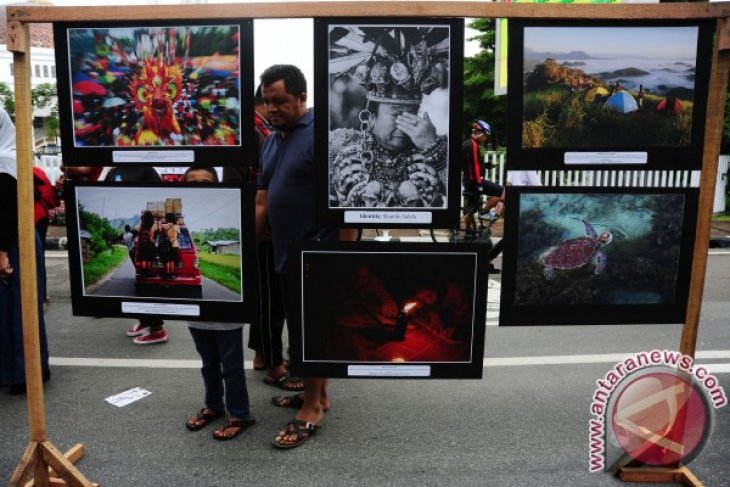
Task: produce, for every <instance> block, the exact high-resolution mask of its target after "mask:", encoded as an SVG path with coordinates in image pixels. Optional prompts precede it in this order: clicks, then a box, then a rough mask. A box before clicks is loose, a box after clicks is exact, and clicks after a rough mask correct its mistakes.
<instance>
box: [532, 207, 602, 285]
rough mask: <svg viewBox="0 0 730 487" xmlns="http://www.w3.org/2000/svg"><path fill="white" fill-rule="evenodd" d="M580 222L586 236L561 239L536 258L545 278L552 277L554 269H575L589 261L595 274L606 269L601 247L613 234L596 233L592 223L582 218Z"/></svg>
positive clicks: (553, 276) (549, 278)
mask: <svg viewBox="0 0 730 487" xmlns="http://www.w3.org/2000/svg"><path fill="white" fill-rule="evenodd" d="M581 222H582V223H583V226H584V227H585V229H586V236H584V237H578V238H572V239H570V240H563V241H561V242H559V243H558V244H557V245H553V246H552V247H550V248H549V249H547V250H546V251H545V252H543V253H542V255H540V257H539V258H538V262H540V264H542V265H544V266H545V268H544V269H543V271H542V274H543V276H545V279H547V280H552V279H554V278H555V270H556V269H576V268H578V267H582V266H584V265H586V264H588V263H589V262H592V263H593V264H594V265H595V266H596V269H595V271H594V272H595V274H600V273H601V272H603V271H604V269H606V264H607V263H608V258H607V257H606V254H604V253H603V251H602V250H601V249H602V248H603V247H604V246H606V245H608V244H609V243H611V240H612V239H613V235H612V234H611V232H608V231H606V232H602V233H601V234H600V235H598V234H597V233H596V230H595V229H594V228H593V225H591V224H590V223H588V222H587V221H585V220H583V219H581Z"/></svg>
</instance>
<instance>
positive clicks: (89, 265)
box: [83, 245, 129, 286]
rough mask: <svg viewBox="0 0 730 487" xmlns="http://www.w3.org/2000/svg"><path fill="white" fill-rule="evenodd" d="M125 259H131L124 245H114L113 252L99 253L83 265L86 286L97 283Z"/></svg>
mask: <svg viewBox="0 0 730 487" xmlns="http://www.w3.org/2000/svg"><path fill="white" fill-rule="evenodd" d="M124 259H129V252H128V251H127V247H125V246H123V245H114V246H113V247H112V248H111V251H108V250H104V251H102V252H99V253H98V254H96V255H95V256H94V257H92V258H91V260H90V261H89V262H86V263H85V264H84V265H83V268H84V285H85V286H90V285H92V284H94V283H96V282H97V281H98V280H99V279H101V278H102V277H103V276H104V275H106V274H107V273H109V272H111V271H112V270H114V269H115V268H116V267H118V266H119V264H121V263H122V262H123V261H124Z"/></svg>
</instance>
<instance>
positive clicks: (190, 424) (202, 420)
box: [185, 408, 223, 431]
mask: <svg viewBox="0 0 730 487" xmlns="http://www.w3.org/2000/svg"><path fill="white" fill-rule="evenodd" d="M206 409H207V408H203V409H201V410H200V411H198V412H197V413H195V420H194V421H193V418H192V417H191V418H190V419H188V421H187V422H186V423H185V427H186V428H187V429H189V430H190V431H198V430H201V429H203V428H205V427H206V426H208V425H209V424H210V422H211V421H213V420H215V419H218V418H220V417H221V416H223V413H206V412H205V410H206Z"/></svg>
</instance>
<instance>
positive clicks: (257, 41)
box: [0, 0, 479, 105]
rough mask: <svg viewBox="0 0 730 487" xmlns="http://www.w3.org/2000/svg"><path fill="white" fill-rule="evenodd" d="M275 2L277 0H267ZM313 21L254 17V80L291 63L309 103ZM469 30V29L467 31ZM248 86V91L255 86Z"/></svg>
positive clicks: (63, 2)
mask: <svg viewBox="0 0 730 487" xmlns="http://www.w3.org/2000/svg"><path fill="white" fill-rule="evenodd" d="M255 1H256V2H259V3H261V2H262V1H263V2H265V1H266V0H211V1H209V2H205V1H187V2H185V1H175V0H148V1H145V0H91V1H79V0H52V3H53V5H55V6H57V7H69V6H84V7H89V6H92V5H175V4H183V3H186V4H205V3H212V4H215V3H218V4H221V3H254V2H255ZM12 3H19V2H17V0H16V1H12V0H0V5H8V4H12ZM271 3H277V2H271ZM313 31H314V22H313V20H312V19H311V18H305V19H255V20H254V83H255V84H258V81H259V76H260V75H261V73H262V72H263V71H264V70H265V69H266V68H267V67H269V66H271V65H272V64H293V65H295V66H297V67H299V69H301V70H302V73H304V76H305V78H306V79H307V82H308V83H309V87H310V89H309V90H308V91H309V93H308V95H309V104H310V105H311V104H313V102H314V90H312V89H311V86H312V83H314V37H313ZM470 32H471V33H470ZM474 32H475V31H473V30H471V29H467V33H466V35H465V38H468V37H471V36H472V35H474ZM465 44H466V46H465V50H464V55H465V56H473V55H474V54H476V52H478V51H479V45H478V43H475V42H465ZM255 88H256V87H255V86H253V87H251V92H252V93H253V91H254V90H255Z"/></svg>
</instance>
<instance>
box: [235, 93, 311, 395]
mask: <svg viewBox="0 0 730 487" xmlns="http://www.w3.org/2000/svg"><path fill="white" fill-rule="evenodd" d="M261 92H262V87H261V84H259V86H258V88H257V89H256V93H255V95H254V108H255V113H254V129H255V130H256V139H255V142H256V154H257V160H256V164H255V165H254V167H253V168H251V170H249V169H248V168H246V167H243V166H238V167H225V168H223V181H224V182H245V183H248V182H252V181H253V180H254V179H255V178H256V176H258V174H259V169H260V168H259V161H258V154H259V152H260V148H261V146H263V144H264V141H265V140H266V137H268V136H269V134H270V133H271V130H272V128H273V127H272V126H271V125H270V124H269V122H268V120H267V119H266V115H267V111H266V105H265V104H264V100H263V98H262V96H261ZM263 233H264V235H261V237H260V238H259V239H258V242H259V243H258V245H257V249H256V253H257V260H258V270H259V296H260V306H259V312H258V313H257V315H256V317H255V319H253V320H252V322H251V327H250V329H249V336H248V348H250V349H252V350H254V351H255V352H256V354H255V355H254V359H253V367H254V369H256V370H266V375H265V376H264V383H265V384H268V385H271V386H274V387H278V388H279V389H282V390H285V391H301V390H302V389H303V388H304V384H303V383H302V381H301V380H299V379H295V378H293V377H290V376H289V373H288V370H287V362H286V361H285V360H284V355H283V350H284V347H283V342H282V339H281V336H282V333H283V331H284V318H285V316H284V303H283V301H282V297H281V290H280V286H279V282H278V277H277V275H276V270H275V269H274V245H273V243H272V241H271V229H270V228H269V225H268V223H267V224H266V225H265V229H264V232H263Z"/></svg>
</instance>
